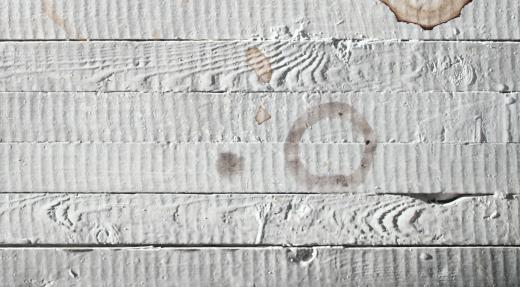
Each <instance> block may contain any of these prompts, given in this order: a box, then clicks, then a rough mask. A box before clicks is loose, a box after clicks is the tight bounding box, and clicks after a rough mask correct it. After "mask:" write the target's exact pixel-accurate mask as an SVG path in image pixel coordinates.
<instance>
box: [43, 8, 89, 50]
mask: <svg viewBox="0 0 520 287" xmlns="http://www.w3.org/2000/svg"><path fill="white" fill-rule="evenodd" d="M42 6H43V13H44V14H45V15H46V16H47V17H49V19H51V20H52V22H54V24H55V25H56V26H58V27H60V28H61V29H62V30H63V31H64V32H65V34H67V38H69V39H78V40H81V41H87V38H86V37H83V36H81V35H80V34H79V33H78V32H77V31H76V30H75V29H74V28H71V27H70V25H68V24H67V22H66V21H65V20H64V19H63V18H62V17H61V16H60V15H58V14H57V13H56V10H55V9H54V3H53V1H52V0H42Z"/></svg>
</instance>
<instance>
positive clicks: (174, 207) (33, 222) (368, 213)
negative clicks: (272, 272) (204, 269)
mask: <svg viewBox="0 0 520 287" xmlns="http://www.w3.org/2000/svg"><path fill="white" fill-rule="evenodd" d="M421 198H422V200H421ZM426 199H427V197H426V196H422V197H418V198H414V197H409V196H399V195H377V196H370V195H346V194H341V195H325V194H321V195H252V194H248V195H193V194H191V195H190V194H183V195H171V194H160V195H159V194H110V195H109V194H84V195H83V194H82V195H78V194H16V195H14V194H7V195H0V225H1V226H2V233H0V243H2V244H17V245H24V244H27V245H40V244H44V245H45V244H59V245H69V244H70V245H85V244H88V245H96V244H103V245H105V244H108V245H118V244H119V245H132V244H139V245H153V244H163V245H164V244H166V245H168V244H170V245H176V246H177V245H182V246H193V245H198V246H200V245H215V246H218V245H240V246H242V245H248V246H254V245H258V244H261V245H288V246H294V245H356V246H368V245H378V246H384V245H419V246H421V245H449V244H453V245H477V244H478V245H519V244H520V219H519V218H520V198H519V197H518V196H510V197H497V196H480V197H460V198H458V197H456V196H455V197H452V198H450V199H446V201H439V202H435V201H432V202H431V203H429V202H426V201H424V200H426Z"/></svg>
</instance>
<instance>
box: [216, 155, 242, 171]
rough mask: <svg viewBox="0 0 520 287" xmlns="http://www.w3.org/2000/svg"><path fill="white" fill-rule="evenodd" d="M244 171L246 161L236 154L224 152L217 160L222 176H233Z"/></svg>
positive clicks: (218, 169)
mask: <svg viewBox="0 0 520 287" xmlns="http://www.w3.org/2000/svg"><path fill="white" fill-rule="evenodd" d="M243 169H244V159H243V158H242V157H240V156H238V155H236V154H234V153H230V152H223V153H221V154H220V155H219V157H218V160H217V171H218V173H219V174H220V175H224V176H232V175H235V174H237V173H240V172H241V171H242V170H243Z"/></svg>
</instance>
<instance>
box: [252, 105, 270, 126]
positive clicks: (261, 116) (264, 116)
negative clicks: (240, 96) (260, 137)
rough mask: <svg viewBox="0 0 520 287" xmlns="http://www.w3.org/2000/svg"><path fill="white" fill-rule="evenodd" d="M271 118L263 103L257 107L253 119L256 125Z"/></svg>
mask: <svg viewBox="0 0 520 287" xmlns="http://www.w3.org/2000/svg"><path fill="white" fill-rule="evenodd" d="M269 119H271V115H270V114H269V112H268V111H267V110H266V109H265V107H264V105H260V106H259V107H258V110H257V111H256V116H255V120H256V123H257V124H258V125H261V124H263V123H264V122H266V121H268V120H269Z"/></svg>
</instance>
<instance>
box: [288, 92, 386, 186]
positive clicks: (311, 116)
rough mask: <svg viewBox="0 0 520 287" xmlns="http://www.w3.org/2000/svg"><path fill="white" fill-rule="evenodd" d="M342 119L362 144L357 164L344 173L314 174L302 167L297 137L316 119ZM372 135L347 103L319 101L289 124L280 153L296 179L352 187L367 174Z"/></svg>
mask: <svg viewBox="0 0 520 287" xmlns="http://www.w3.org/2000/svg"><path fill="white" fill-rule="evenodd" d="M336 117H339V118H346V119H348V120H349V121H350V122H351V123H352V127H353V129H354V130H355V131H356V132H359V133H361V134H362V135H363V142H364V143H365V147H364V149H363V154H362V156H361V159H360V163H359V166H358V167H356V168H354V170H353V171H352V172H351V173H350V174H348V175H336V174H333V175H316V174H312V173H311V172H309V170H308V169H306V167H305V164H304V163H303V162H302V161H301V159H300V140H301V139H302V137H303V134H304V133H305V131H306V130H307V129H309V128H311V127H312V126H313V125H315V124H317V123H318V122H319V121H321V120H324V119H331V118H336ZM376 147H377V143H376V136H375V134H374V131H373V130H372V128H371V127H370V125H369V124H368V123H367V121H366V120H365V119H364V118H363V116H362V115H360V114H358V112H357V111H355V110H354V109H353V108H352V107H351V106H350V105H348V104H345V103H340V102H332V103H326V104H321V105H319V106H317V107H313V108H311V109H309V110H308V111H307V112H306V113H305V114H304V115H302V116H300V117H299V118H298V119H297V120H296V121H295V122H294V123H293V125H292V127H291V129H290V131H289V134H288V135H287V139H286V142H285V146H284V155H285V161H286V164H287V167H288V168H289V169H290V172H292V173H293V174H294V175H295V176H297V177H298V178H300V179H301V180H302V181H303V182H305V183H306V184H307V185H318V186H321V187H324V186H327V185H331V184H332V185H340V186H343V187H345V188H349V187H355V186H356V185H358V184H361V183H362V182H363V181H364V180H365V177H366V176H367V174H368V172H369V170H370V168H371V167H372V161H373V157H374V152H375V150H376Z"/></svg>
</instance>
